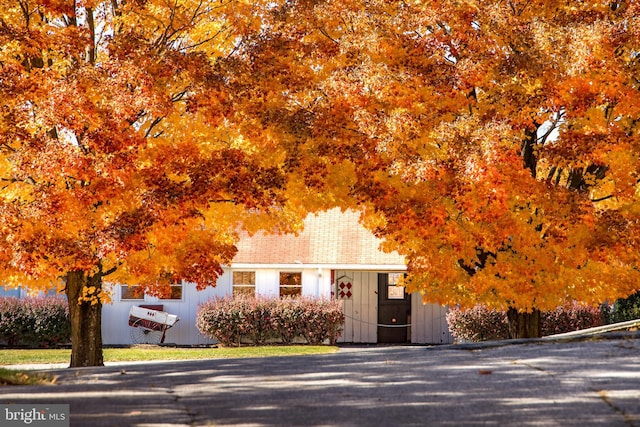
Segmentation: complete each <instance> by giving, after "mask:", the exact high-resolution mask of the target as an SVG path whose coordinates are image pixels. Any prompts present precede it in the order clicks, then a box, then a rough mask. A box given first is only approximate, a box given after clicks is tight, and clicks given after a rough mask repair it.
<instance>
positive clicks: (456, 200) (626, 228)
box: [228, 0, 640, 336]
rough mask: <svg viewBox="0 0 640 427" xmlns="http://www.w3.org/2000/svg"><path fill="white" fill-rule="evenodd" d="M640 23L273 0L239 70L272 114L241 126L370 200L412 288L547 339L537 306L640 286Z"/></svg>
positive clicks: (449, 7) (557, 12)
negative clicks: (498, 313) (499, 315)
mask: <svg viewBox="0 0 640 427" xmlns="http://www.w3.org/2000/svg"><path fill="white" fill-rule="evenodd" d="M639 16H640V6H639V4H638V2H636V1H601V2H588V3H584V2H583V3H576V2H557V1H545V0H538V1H534V0H527V1H513V0H512V1H490V2H482V3H477V2H473V1H461V2H441V3H434V2H408V1H381V0H380V1H379V0H369V1H351V2H338V1H316V2H309V1H303V0H300V1H290V2H286V3H284V4H282V5H281V6H278V7H275V5H274V8H273V10H272V13H270V14H269V15H268V16H266V18H265V21H264V22H263V24H262V26H261V27H260V29H259V31H256V32H255V34H254V36H252V37H250V38H249V42H248V43H246V44H245V45H243V49H242V53H241V54H240V55H239V56H238V57H237V58H235V59H242V60H243V62H242V64H236V66H235V67H236V70H237V72H236V73H234V75H233V77H232V81H233V84H235V85H237V86H243V87H245V88H246V90H247V91H250V92H251V93H253V94H256V95H257V98H258V99H260V100H261V102H260V104H259V108H256V109H255V110H249V109H240V110H236V111H242V116H229V117H228V119H229V121H230V123H232V124H234V125H235V126H237V128H238V129H246V124H247V123H255V122H256V121H257V122H258V123H260V124H261V126H262V128H263V129H265V130H266V131H268V132H270V133H272V134H273V135H277V137H276V138H277V139H281V140H282V141H285V148H287V147H288V154H287V162H288V164H289V165H291V167H292V168H302V169H303V170H305V171H307V175H308V178H307V180H306V183H307V185H308V186H310V187H313V188H317V189H318V190H323V189H324V188H325V187H326V185H327V182H332V185H336V188H339V191H338V195H337V196H336V200H340V203H343V204H347V205H348V204H351V203H353V200H356V201H357V202H358V204H359V205H360V206H361V208H362V210H363V212H364V216H363V220H364V222H365V223H366V224H367V225H368V226H369V227H370V228H371V229H373V230H374V231H375V232H376V233H377V234H378V235H379V236H381V237H383V238H385V241H386V243H385V247H386V248H387V249H396V250H399V251H400V252H401V253H403V254H404V255H406V256H407V258H408V268H409V273H410V276H409V279H408V285H409V286H410V289H412V290H419V291H421V292H422V293H423V295H424V297H425V298H426V299H428V300H430V301H433V302H439V303H445V304H460V305H462V306H472V305H474V304H476V303H479V302H482V303H485V304H487V305H488V306H490V307H493V308H499V309H505V310H506V309H509V317H510V320H511V326H512V331H511V332H512V335H513V336H536V335H539V333H540V331H539V310H540V309H553V308H555V307H556V306H558V305H563V304H565V303H568V302H570V301H572V300H578V301H582V302H587V303H591V304H598V303H601V302H603V301H606V300H614V299H615V298H617V297H620V296H626V295H629V294H630V293H632V292H634V290H636V289H638V283H640V282H639V281H638V279H640V275H639V272H638V261H639V254H638V250H637V248H638V243H639V242H638V238H639V236H640V235H639V234H638V232H639V231H640V229H639V224H640V222H639V221H638V219H639V217H638V213H639V210H638V206H640V205H639V204H638V194H637V191H638V179H639V167H640V161H639V159H638V153H639V152H640V150H639V148H640V147H639V146H638V142H639V141H638V122H639V114H638V113H639V111H640V110H639V106H640V103H639V101H640V97H638V90H639V82H640V80H639V69H638V66H639V60H640V58H639V56H638V49H639V46H640V38H639V35H640V34H639V33H638V31H639V28H640V26H639V25H638V24H639V22H638V20H639V19H640V18H639ZM274 82H276V83H275V84H274ZM247 114H250V116H251V118H252V121H247V120H246V118H247ZM287 144H288V145H287ZM336 171H340V172H341V173H342V175H340V173H339V172H336ZM338 175H340V176H342V177H343V178H342V180H336V179H335V178H334V177H335V176H338Z"/></svg>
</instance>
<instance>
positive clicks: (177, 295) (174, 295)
mask: <svg viewBox="0 0 640 427" xmlns="http://www.w3.org/2000/svg"><path fill="white" fill-rule="evenodd" d="M159 299H177V300H181V299H182V284H180V283H176V284H173V285H171V290H170V292H169V294H168V295H161V296H160V297H159Z"/></svg>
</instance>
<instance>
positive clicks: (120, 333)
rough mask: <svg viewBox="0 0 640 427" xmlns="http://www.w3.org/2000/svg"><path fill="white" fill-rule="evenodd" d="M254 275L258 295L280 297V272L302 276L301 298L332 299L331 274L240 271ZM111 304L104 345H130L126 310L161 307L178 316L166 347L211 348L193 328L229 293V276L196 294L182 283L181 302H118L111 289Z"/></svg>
mask: <svg viewBox="0 0 640 427" xmlns="http://www.w3.org/2000/svg"><path fill="white" fill-rule="evenodd" d="M242 271H255V272H256V293H257V294H258V295H264V296H270V297H276V296H278V295H279V280H280V275H279V273H280V271H290V272H300V273H302V294H303V295H305V296H313V297H325V298H329V297H330V295H331V271H330V270H321V269H317V268H313V269H299V270H295V269H284V270H277V269H253V270H249V269H243V270H242ZM111 289H112V297H111V298H112V302H111V304H105V305H104V306H103V309H102V341H103V343H104V344H105V345H109V344H111V345H116V344H132V343H133V342H132V339H131V328H130V327H129V325H128V320H129V310H130V309H131V306H133V305H141V304H162V305H163V309H164V311H166V312H169V313H171V314H176V315H178V318H179V319H180V320H179V321H178V323H176V324H175V326H173V327H172V328H170V329H168V330H167V335H166V338H165V343H167V344H168V343H172V344H178V345H199V344H211V343H213V342H214V341H212V340H210V339H208V338H206V337H204V336H203V335H201V334H200V332H199V331H198V329H197V328H196V315H197V313H198V306H199V305H200V304H202V303H204V302H205V301H207V300H209V299H211V298H214V297H216V296H217V297H223V296H226V295H231V293H232V272H231V270H225V273H224V274H223V275H222V276H221V277H220V278H219V279H218V284H217V286H216V287H215V288H207V289H204V290H202V291H198V290H197V289H196V286H195V285H194V284H193V283H185V284H184V286H183V289H182V300H180V301H177V300H158V298H152V297H149V296H145V298H144V300H121V299H120V286H111Z"/></svg>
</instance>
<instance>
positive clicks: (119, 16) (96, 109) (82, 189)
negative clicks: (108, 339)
mask: <svg viewBox="0 0 640 427" xmlns="http://www.w3.org/2000/svg"><path fill="white" fill-rule="evenodd" d="M258 12H259V9H257V6H254V5H253V4H252V3H249V2H243V1H221V2H215V3H209V2H205V1H193V0H178V1H171V2H169V1H162V0H148V1H135V2H127V1H120V0H112V1H108V2H102V1H96V0H84V1H81V0H47V1H44V0H7V1H3V2H2V3H1V4H0V73H1V74H0V81H1V82H2V84H1V85H0V97H1V98H2V99H3V103H2V105H1V106H0V184H1V185H0V274H1V276H2V278H3V281H4V283H3V284H5V285H7V286H20V285H27V286H28V287H29V289H31V290H36V291H37V290H42V289H49V288H52V287H56V286H59V288H60V289H61V290H62V289H63V290H64V292H65V293H66V295H67V296H68V299H69V302H70V317H71V322H72V346H73V349H72V355H71V366H88V365H102V363H103V360H102V341H101V306H102V303H103V302H104V301H105V300H108V295H107V294H106V293H105V291H104V289H103V286H102V285H103V280H106V278H108V280H110V281H113V282H120V283H131V284H139V285H141V289H142V290H144V291H146V292H148V293H151V294H161V293H163V292H167V291H168V289H169V284H170V283H172V282H174V281H176V280H182V279H183V280H187V281H190V282H195V283H197V285H198V287H200V288H201V287H205V286H208V285H215V281H216V278H217V277H218V276H219V275H220V274H222V269H221V265H224V264H228V263H229V262H230V261H231V259H232V257H233V255H234V254H235V250H236V249H235V246H234V242H235V241H236V239H237V232H238V231H239V230H240V229H242V228H244V229H245V230H248V231H249V232H255V231H257V230H258V229H260V228H267V229H270V230H273V229H278V228H279V229H281V230H283V231H292V230H294V229H295V228H296V227H297V226H298V223H299V220H300V218H301V216H303V213H304V206H305V203H304V201H296V202H295V203H289V202H288V201H287V199H286V197H285V191H286V187H287V180H290V179H293V176H292V175H290V176H289V177H288V176H286V175H285V173H284V171H283V169H282V167H281V162H280V160H279V158H278V157H277V152H275V151H274V153H273V156H272V155H270V152H269V151H268V150H267V151H265V150H264V149H263V148H264V146H266V147H267V148H268V147H269V146H270V144H274V141H273V140H269V139H258V138H253V139H252V140H249V139H247V138H243V135H241V134H239V133H237V132H235V131H234V130H233V129H230V128H227V127H226V126H225V119H224V114H223V113H226V114H230V113H232V112H233V109H234V101H233V100H232V99H230V96H229V95H228V94H225V93H224V92H223V91H221V88H223V87H224V85H223V84H222V83H223V82H224V81H225V79H226V78H227V76H226V70H225V69H223V68H221V65H220V64H221V62H223V61H229V60H230V58H232V57H233V56H234V53H235V52H236V51H237V50H238V49H239V48H240V47H241V46H242V45H243V43H244V42H245V41H244V39H245V35H244V34H245V32H248V31H250V30H251V29H252V28H254V27H256V26H257V27H259V26H260V21H261V18H260V15H259V13H258ZM261 144H262V145H261Z"/></svg>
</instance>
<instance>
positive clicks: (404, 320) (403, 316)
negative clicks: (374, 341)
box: [378, 273, 411, 343]
mask: <svg viewBox="0 0 640 427" xmlns="http://www.w3.org/2000/svg"><path fill="white" fill-rule="evenodd" d="M392 274H393V273H392ZM390 277H391V280H389V278H390ZM394 277H396V276H394V275H391V276H390V274H388V273H379V274H378V342H379V343H406V342H409V341H410V336H409V333H408V331H409V327H408V326H406V325H408V323H409V319H410V318H411V295H410V294H407V293H406V292H405V290H404V288H403V287H399V286H395V281H394V280H393V278H394Z"/></svg>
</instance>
